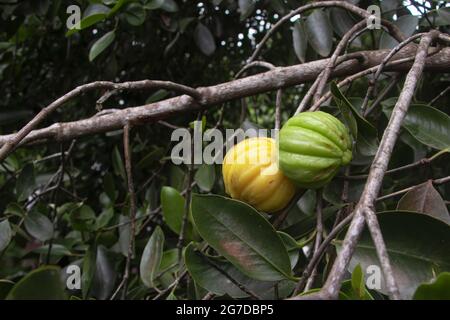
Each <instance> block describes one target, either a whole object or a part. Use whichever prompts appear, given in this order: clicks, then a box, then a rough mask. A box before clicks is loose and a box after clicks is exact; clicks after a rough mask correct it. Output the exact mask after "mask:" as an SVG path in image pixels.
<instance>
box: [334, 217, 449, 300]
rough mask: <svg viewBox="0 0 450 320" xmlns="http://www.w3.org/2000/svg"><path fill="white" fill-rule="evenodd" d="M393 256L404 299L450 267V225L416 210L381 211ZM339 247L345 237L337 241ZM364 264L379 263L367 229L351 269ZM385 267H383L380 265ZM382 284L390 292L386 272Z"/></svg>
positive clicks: (364, 265)
mask: <svg viewBox="0 0 450 320" xmlns="http://www.w3.org/2000/svg"><path fill="white" fill-rule="evenodd" d="M377 216H378V220H379V223H380V227H381V231H382V232H383V237H384V240H385V243H386V247H387V251H388V254H389V258H390V260H391V264H392V269H393V272H394V278H395V279H396V281H397V285H398V287H399V290H400V296H401V298H402V299H411V297H412V296H413V294H414V292H415V290H416V289H417V287H418V286H419V285H420V284H421V283H423V282H428V281H430V280H432V279H433V278H434V276H435V274H437V273H440V272H443V271H449V270H450V226H449V225H448V224H446V223H444V222H442V221H440V220H437V219H435V218H432V217H430V216H428V215H425V214H420V213H414V212H404V211H403V212H402V211H395V212H381V213H378V214H377ZM335 245H336V246H337V248H338V250H339V249H340V248H341V245H342V240H337V241H335ZM358 264H360V265H361V267H362V269H363V270H367V267H368V266H371V265H372V266H373V265H375V266H379V267H380V264H379V261H378V256H377V253H376V250H375V246H374V245H373V242H372V239H371V236H370V233H369V232H368V230H367V229H366V230H364V232H363V233H362V235H361V239H360V240H359V242H358V244H357V247H356V250H355V253H354V255H353V257H352V260H351V261H350V264H349V267H348V269H349V270H352V269H353V268H354V267H355V266H356V265H358ZM380 270H381V267H380ZM380 276H381V288H380V289H379V290H380V291H381V292H382V293H384V294H386V288H385V282H384V277H383V275H382V272H381V271H380Z"/></svg>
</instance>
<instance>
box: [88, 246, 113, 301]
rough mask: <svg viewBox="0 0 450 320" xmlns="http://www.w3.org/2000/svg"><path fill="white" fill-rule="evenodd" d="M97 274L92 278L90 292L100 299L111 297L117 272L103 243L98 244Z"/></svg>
mask: <svg viewBox="0 0 450 320" xmlns="http://www.w3.org/2000/svg"><path fill="white" fill-rule="evenodd" d="M95 260H96V262H95V274H94V278H93V279H92V284H91V291H90V294H91V295H92V296H93V297H95V298H96V299H99V300H106V299H108V298H110V297H111V294H112V293H113V290H114V289H115V285H116V278H117V272H116V270H115V269H114V260H113V259H112V257H111V256H110V252H109V251H108V249H106V248H105V247H104V246H103V245H99V246H97V257H96V259H95Z"/></svg>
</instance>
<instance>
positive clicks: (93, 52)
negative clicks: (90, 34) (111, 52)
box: [89, 30, 116, 62]
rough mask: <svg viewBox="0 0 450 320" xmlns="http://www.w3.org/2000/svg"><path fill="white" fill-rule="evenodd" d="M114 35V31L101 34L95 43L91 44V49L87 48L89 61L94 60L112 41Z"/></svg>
mask: <svg viewBox="0 0 450 320" xmlns="http://www.w3.org/2000/svg"><path fill="white" fill-rule="evenodd" d="M115 37H116V32H115V31H114V30H113V31H110V32H108V33H106V34H105V35H103V37H101V38H100V39H98V40H97V41H95V43H94V44H93V45H92V47H91V49H90V50H89V61H90V62H92V61H94V59H95V58H97V56H98V55H99V54H100V53H102V52H103V51H104V50H105V49H106V48H108V47H109V46H110V45H111V43H113V41H114V39H115Z"/></svg>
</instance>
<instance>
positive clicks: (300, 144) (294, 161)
mask: <svg viewBox="0 0 450 320" xmlns="http://www.w3.org/2000/svg"><path fill="white" fill-rule="evenodd" d="M351 150H352V141H351V138H350V135H349V132H348V130H347V128H346V127H345V125H344V124H343V123H342V122H341V121H339V120H338V119H337V118H335V117H334V116H332V115H330V114H328V113H326V112H322V111H315V112H302V113H300V114H298V115H296V116H294V117H292V118H290V119H289V120H288V121H287V122H286V124H285V125H284V126H283V127H282V128H281V130H280V132H279V151H280V154H279V160H280V161H279V166H280V169H281V171H283V173H284V174H285V175H286V176H287V177H288V178H290V179H291V180H292V181H293V182H294V183H295V184H296V185H297V186H299V187H302V188H307V189H315V188H320V187H322V186H323V185H325V184H327V183H328V182H329V181H330V180H331V179H332V178H333V177H334V176H335V175H336V173H337V172H338V171H339V168H340V167H341V166H345V165H347V164H348V163H349V162H350V160H351V159H352V151H351Z"/></svg>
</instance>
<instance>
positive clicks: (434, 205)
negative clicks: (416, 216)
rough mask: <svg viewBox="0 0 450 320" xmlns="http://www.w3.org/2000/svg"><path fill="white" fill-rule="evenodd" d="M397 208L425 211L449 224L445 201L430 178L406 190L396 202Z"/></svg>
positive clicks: (449, 216)
mask: <svg viewBox="0 0 450 320" xmlns="http://www.w3.org/2000/svg"><path fill="white" fill-rule="evenodd" d="M397 210H400V211H402V210H403V211H416V212H420V213H425V214H428V215H430V216H432V217H434V218H437V219H440V220H442V221H444V222H445V223H448V224H450V215H449V213H448V210H447V207H446V205H445V202H444V200H443V199H442V197H441V195H440V194H439V192H437V190H436V189H435V188H434V186H433V183H432V182H431V180H429V181H427V182H425V183H422V184H420V185H418V186H416V187H415V188H414V189H412V190H411V191H408V192H407V193H406V194H405V195H404V196H403V197H402V198H401V199H400V201H399V202H398V205H397Z"/></svg>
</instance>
